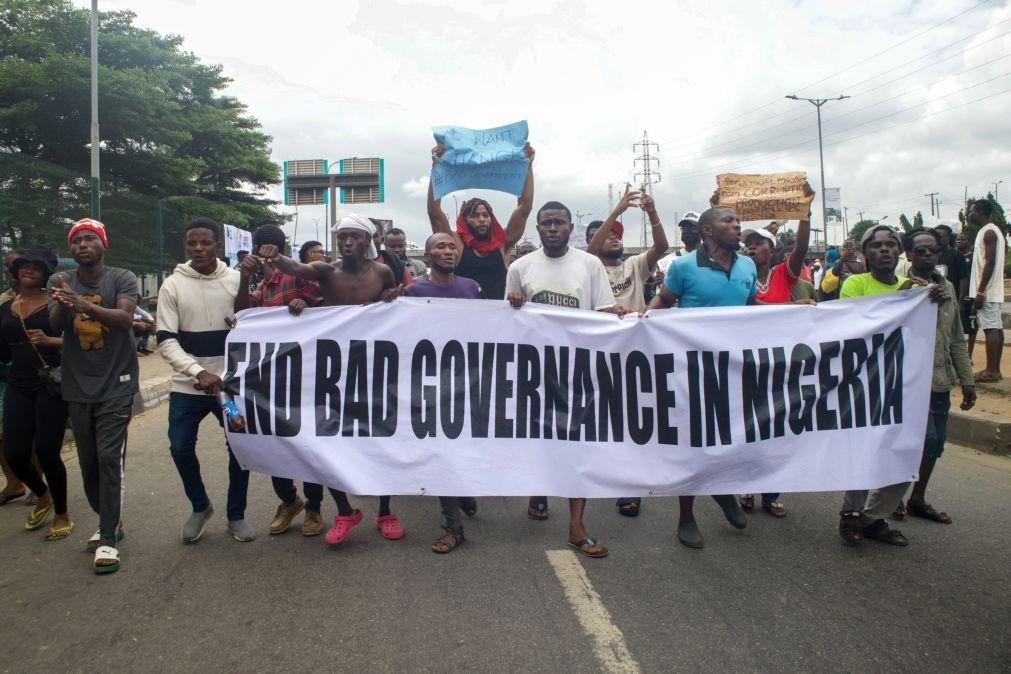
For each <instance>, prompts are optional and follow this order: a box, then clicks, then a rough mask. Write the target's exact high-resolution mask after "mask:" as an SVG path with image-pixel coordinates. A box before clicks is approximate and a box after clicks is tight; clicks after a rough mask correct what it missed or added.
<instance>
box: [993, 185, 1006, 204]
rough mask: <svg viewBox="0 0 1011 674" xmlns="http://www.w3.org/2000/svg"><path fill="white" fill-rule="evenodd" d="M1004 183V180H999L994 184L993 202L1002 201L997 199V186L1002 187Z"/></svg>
mask: <svg viewBox="0 0 1011 674" xmlns="http://www.w3.org/2000/svg"><path fill="white" fill-rule="evenodd" d="M1002 182H1004V181H1003V180H998V181H997V182H995V183H994V184H993V200H994V201H1000V200H999V199H998V198H997V186H998V185H1000V184H1001V183H1002Z"/></svg>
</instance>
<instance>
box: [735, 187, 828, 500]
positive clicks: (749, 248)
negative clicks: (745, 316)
mask: <svg viewBox="0 0 1011 674" xmlns="http://www.w3.org/2000/svg"><path fill="white" fill-rule="evenodd" d="M804 194H805V196H807V197H810V198H812V199H813V198H814V190H812V189H811V186H810V185H809V184H807V183H806V182H805V183H804ZM809 217H810V215H809ZM741 237H742V241H743V242H744V254H745V255H747V256H748V257H750V258H751V261H752V262H754V263H755V270H756V273H757V281H756V285H755V288H756V290H755V299H756V300H757V301H759V302H761V303H763V304H787V303H789V302H793V301H796V300H794V299H793V298H794V295H795V292H794V291H795V289H796V286H797V284H798V283H806V282H805V281H803V280H802V279H801V274H803V272H804V258H805V257H806V256H807V246H808V242H809V240H810V238H811V222H810V221H809V220H806V219H805V220H801V221H800V222H799V223H798V224H797V232H796V238H795V239H794V246H793V250H792V251H791V252H790V257H789V258H788V259H787V260H786V261H785V262H779V263H778V264H776V263H774V259H775V258H776V249H777V247H779V246H781V245H782V244H781V242H780V240H779V239H778V238H776V236H775V234H773V233H771V232H769V231H768V230H766V229H748V230H745V231H744V232H742V233H741ZM806 301H808V302H810V301H811V300H806ZM779 496H780V495H779V493H778V492H777V493H766V494H762V510H764V511H765V512H767V513H769V514H770V515H772V516H774V517H785V516H786V506H785V505H783V503H782V502H781V501H780V500H779ZM741 508H743V509H744V511H745V512H751V511H752V510H753V509H754V508H755V495H754V494H744V495H743V496H742V497H741Z"/></svg>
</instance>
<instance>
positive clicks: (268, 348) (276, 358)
mask: <svg viewBox="0 0 1011 674" xmlns="http://www.w3.org/2000/svg"><path fill="white" fill-rule="evenodd" d="M935 320H936V308H935V307H934V305H932V304H931V303H930V302H929V300H928V299H927V295H926V292H925V291H924V290H922V289H920V290H912V291H907V292H902V293H891V294H887V295H878V296H874V297H866V298H859V299H856V300H841V301H834V302H826V303H824V304H821V305H819V306H817V307H811V306H801V305H780V306H758V307H742V308H719V309H680V310H668V311H655V312H651V313H650V314H648V315H647V316H646V317H644V318H642V319H639V318H636V317H635V316H628V317H626V318H625V319H624V320H619V319H618V318H617V317H616V316H614V315H611V314H602V313H596V312H590V311H578V310H571V309H559V308H550V307H546V306H542V305H533V304H527V305H526V306H524V307H523V308H522V309H520V310H515V309H512V308H511V307H509V306H508V305H507V304H506V302H504V301H503V302H493V301H481V300H448V299H446V300H434V299H433V300H426V299H410V298H401V299H398V300H395V301H394V302H392V303H390V304H382V303H377V304H372V305H369V306H366V307H332V308H319V309H308V310H306V311H305V312H304V313H303V315H302V316H301V317H294V316H291V315H289V313H288V311H287V309H286V308H277V309H252V310H248V311H244V312H242V313H240V315H239V320H238V327H237V328H236V329H234V330H232V332H231V334H230V336H229V338H228V358H227V361H228V372H227V373H226V380H227V381H228V383H229V388H230V389H231V390H232V391H234V392H235V393H236V399H235V401H236V404H237V405H238V408H239V410H240V411H241V412H242V413H243V414H244V415H245V419H246V423H247V428H246V430H245V432H242V433H235V432H231V431H230V432H229V433H228V437H229V441H230V443H231V447H232V449H233V450H234V452H235V455H236V456H237V457H238V459H239V462H240V463H241V464H242V465H243V466H244V467H245V468H248V469H250V470H254V471H258V472H262V473H267V474H270V475H275V476H284V477H291V478H296V479H301V480H309V481H312V482H317V483H322V484H325V485H329V486H332V487H337V488H340V489H344V490H346V491H348V492H351V493H355V494H435V495H440V494H441V495H473V496H484V495H502V496H520V495H530V494H548V495H553V496H570V497H571V496H586V497H619V496H636V495H649V494H655V495H674V494H723V493H758V492H776V491H783V492H791V491H823V490H838V489H856V488H871V487H879V486H883V485H887V484H893V483H897V482H904V481H908V480H912V479H914V478H915V477H916V472H917V468H918V466H919V461H920V454H921V452H922V449H923V439H924V432H925V428H926V416H927V404H928V395H929V392H930V380H931V366H932V363H933V356H932V354H933V349H934V324H935Z"/></svg>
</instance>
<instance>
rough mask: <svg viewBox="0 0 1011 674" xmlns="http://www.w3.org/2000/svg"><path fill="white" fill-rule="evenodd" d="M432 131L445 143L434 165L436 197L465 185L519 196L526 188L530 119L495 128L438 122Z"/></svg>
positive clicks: (441, 142)
mask: <svg viewBox="0 0 1011 674" xmlns="http://www.w3.org/2000/svg"><path fill="white" fill-rule="evenodd" d="M432 133H433V135H434V136H435V140H436V142H438V143H439V144H440V145H443V146H444V147H445V151H444V152H443V153H442V156H441V157H440V158H439V160H438V161H437V162H435V164H434V165H433V166H432V193H433V195H434V197H435V198H436V199H441V198H442V197H444V196H446V195H447V194H449V193H450V192H456V191H458V190H464V189H485V190H498V191H499V192H508V193H509V194H515V195H516V196H519V195H520V193H521V192H523V183H524V182H525V181H526V177H527V168H528V167H529V166H530V160H529V159H527V158H526V155H525V154H524V153H523V146H524V145H526V142H527V135H528V129H527V122H526V120H522V121H519V122H515V123H513V124H507V125H505V126H499V127H496V128H494V129H466V128H464V127H462V126H437V127H435V128H434V129H432Z"/></svg>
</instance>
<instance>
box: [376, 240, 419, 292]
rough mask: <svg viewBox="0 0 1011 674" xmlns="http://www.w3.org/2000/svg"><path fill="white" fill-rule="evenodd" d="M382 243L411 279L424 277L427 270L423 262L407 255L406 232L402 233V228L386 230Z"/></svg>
mask: <svg viewBox="0 0 1011 674" xmlns="http://www.w3.org/2000/svg"><path fill="white" fill-rule="evenodd" d="M383 244H384V245H385V246H386V250H388V251H390V252H391V253H393V254H394V255H396V256H397V259H399V260H400V262H401V263H402V264H403V265H404V267H405V268H406V269H407V271H408V272H409V274H410V276H411V279H412V280H414V279H420V278H424V277H425V273H426V272H427V271H428V268H427V267H426V266H425V263H424V262H422V261H421V260H416V259H414V258H413V257H408V255H407V234H405V233H404V230H402V229H398V228H396V227H393V228H392V229H390V231H388V232H386V236H385V237H384V238H383ZM405 285H406V284H405Z"/></svg>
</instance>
